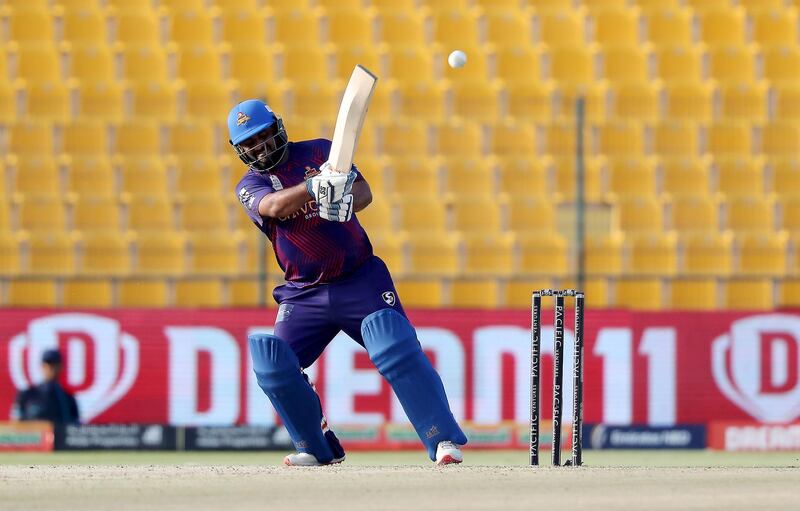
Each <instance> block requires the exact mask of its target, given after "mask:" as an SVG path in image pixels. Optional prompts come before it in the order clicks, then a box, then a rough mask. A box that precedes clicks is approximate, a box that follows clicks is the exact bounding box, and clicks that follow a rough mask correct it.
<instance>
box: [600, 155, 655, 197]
mask: <svg viewBox="0 0 800 511" xmlns="http://www.w3.org/2000/svg"><path fill="white" fill-rule="evenodd" d="M607 167H608V191H610V192H611V193H613V194H615V195H617V196H620V197H624V196H641V197H655V196H656V171H655V162H654V161H653V160H652V159H650V158H611V159H609V160H608V165H607Z"/></svg>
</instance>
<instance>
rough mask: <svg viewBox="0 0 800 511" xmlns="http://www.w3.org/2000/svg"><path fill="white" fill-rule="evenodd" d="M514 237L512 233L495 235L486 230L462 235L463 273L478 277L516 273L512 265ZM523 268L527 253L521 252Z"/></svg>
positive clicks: (495, 233) (514, 266)
mask: <svg viewBox="0 0 800 511" xmlns="http://www.w3.org/2000/svg"><path fill="white" fill-rule="evenodd" d="M515 242H516V237H515V236H514V234H513V233H502V234H500V233H497V232H494V231H491V230H488V229H487V232H477V231H476V232H473V233H465V234H464V235H463V247H464V268H463V270H464V273H465V274H467V275H480V276H510V275H512V274H514V273H515V272H516V271H517V268H516V265H515V264H514V263H515V261H514V249H515ZM521 253H522V260H521V261H520V263H521V264H522V266H523V267H524V265H525V263H526V259H525V256H526V255H527V254H528V252H527V251H526V250H525V249H524V248H523V249H522V250H521Z"/></svg>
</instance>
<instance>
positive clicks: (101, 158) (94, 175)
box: [67, 154, 116, 197]
mask: <svg viewBox="0 0 800 511" xmlns="http://www.w3.org/2000/svg"><path fill="white" fill-rule="evenodd" d="M68 166H69V173H68V178H67V189H68V190H69V191H70V192H73V193H76V194H78V195H83V194H97V195H98V196H102V197H108V196H111V195H113V194H114V193H115V192H116V189H115V184H114V169H113V168H112V167H111V161H110V160H109V159H108V157H107V156H105V155H102V154H87V155H72V156H70V157H69V162H68Z"/></svg>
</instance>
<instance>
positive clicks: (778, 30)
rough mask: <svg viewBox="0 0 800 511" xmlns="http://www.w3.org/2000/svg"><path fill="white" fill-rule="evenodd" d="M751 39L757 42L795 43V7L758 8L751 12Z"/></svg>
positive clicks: (763, 43) (772, 43)
mask: <svg viewBox="0 0 800 511" xmlns="http://www.w3.org/2000/svg"><path fill="white" fill-rule="evenodd" d="M751 16H752V19H753V40H754V41H755V42H757V43H758V44H761V45H764V46H767V45H778V44H786V45H797V9H795V8H791V7H789V8H787V7H774V8H772V9H763V8H762V9H759V10H756V11H754V12H753V13H752V14H751Z"/></svg>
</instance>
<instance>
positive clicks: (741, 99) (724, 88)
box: [720, 82, 767, 123]
mask: <svg viewBox="0 0 800 511" xmlns="http://www.w3.org/2000/svg"><path fill="white" fill-rule="evenodd" d="M720 96H721V104H720V111H721V112H720V113H721V114H722V117H723V118H725V119H744V120H747V121H748V122H751V123H753V122H759V121H763V120H764V119H765V118H766V116H767V83H765V82H760V83H735V84H733V83H731V84H722V85H721V86H720Z"/></svg>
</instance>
